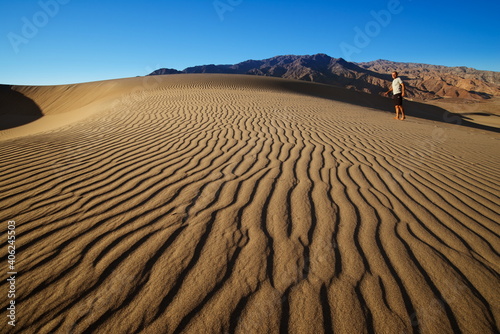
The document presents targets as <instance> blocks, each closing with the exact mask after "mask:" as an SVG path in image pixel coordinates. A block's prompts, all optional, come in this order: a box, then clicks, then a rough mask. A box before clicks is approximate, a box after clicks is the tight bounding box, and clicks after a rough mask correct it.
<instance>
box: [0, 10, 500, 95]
mask: <svg viewBox="0 0 500 334" xmlns="http://www.w3.org/2000/svg"><path fill="white" fill-rule="evenodd" d="M499 22H500V2H499V1H491V0H476V1H472V2H469V1H467V2H465V1H457V0H455V1H448V0H444V1H441V0H433V1H429V0H356V1H349V0H347V1H345V0H344V1H336V0H309V1H307V0H268V1H264V0H215V1H214V0H184V1H183V0H173V1H171V0H159V1H153V0H142V1H139V0H135V1H129V0H120V1H114V0H109V1H108V0H0V83H3V84H32V85H43V84H47V85H48V84H65V83H77V82H86V81H96V80H105V79H115V78H123V77H133V76H139V75H145V74H148V73H150V72H152V71H153V70H155V69H157V68H160V67H168V68H175V69H179V70H182V69H184V68H186V67H189V66H194V65H204V64H232V63H238V62H241V61H245V60H248V59H265V58H270V57H273V56H277V55H285V54H296V55H306V54H315V53H326V54H328V55H330V56H332V57H335V58H339V57H343V58H345V59H346V60H350V61H356V62H361V61H371V60H376V59H387V60H393V61H402V62H417V63H428V64H435V65H447V66H467V67H474V68H477V69H481V70H493V71H500V23H499Z"/></svg>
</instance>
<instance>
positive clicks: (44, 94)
mask: <svg viewBox="0 0 500 334" xmlns="http://www.w3.org/2000/svg"><path fill="white" fill-rule="evenodd" d="M18 89H19V91H20V92H21V93H23V94H24V95H25V96H28V97H29V98H31V99H32V100H33V101H35V102H36V103H37V104H38V105H39V106H40V107H41V110H42V111H43V112H44V116H43V117H42V119H40V120H37V121H35V122H33V123H31V124H27V125H25V126H22V127H19V128H13V129H9V130H6V131H3V132H0V142H1V147H0V152H1V156H2V157H3V158H2V159H1V160H0V166H1V169H0V170H1V172H0V217H1V219H2V221H6V220H10V219H14V220H15V221H16V223H17V229H16V233H17V236H18V239H17V247H18V253H17V254H18V257H17V261H18V262H17V264H16V265H17V266H18V268H19V269H18V270H19V272H20V277H19V282H20V283H19V284H18V294H17V295H18V297H17V299H16V303H17V304H18V305H19V307H18V313H17V317H18V321H17V325H16V327H15V328H12V329H11V331H12V332H13V333H85V332H89V333H90V332H92V333H286V332H289V333H373V332H376V333H495V332H498V330H499V327H500V305H499V304H498V287H499V286H500V285H499V283H500V279H499V273H500V262H499V249H498V246H499V245H500V242H499V241H500V240H499V239H500V238H499V235H500V227H499V223H498V222H499V221H500V214H499V213H500V201H499V198H500V172H499V169H498V166H499V165H500V156H499V155H498V148H499V144H498V143H499V141H498V140H499V139H500V136H499V135H498V134H497V133H493V132H487V131H480V130H471V129H468V128H465V127H459V126H447V125H445V124H441V123H436V122H431V121H427V120H424V119H416V118H412V117H409V118H408V119H407V120H406V121H403V122H401V121H394V120H392V106H391V105H390V104H389V109H388V112H381V111H379V110H374V109H369V108H366V107H364V106H361V105H359V103H357V102H356V101H355V100H353V101H352V103H347V102H346V101H344V102H340V101H337V100H335V99H334V98H328V97H327V96H325V92H324V90H323V89H324V88H321V85H316V84H311V83H304V82H300V83H296V84H295V83H294V82H292V81H288V80H283V79H275V78H263V77H247V76H231V75H229V76H228V75H170V76H158V77H148V78H133V79H123V80H116V81H110V82H101V83H89V84H83V85H74V86H73V87H58V86H54V87H39V88H34V87H32V88H22V87H21V88H18ZM57 92H60V93H61V96H60V97H59V98H55V97H54V95H53V94H56V93H57ZM338 93H339V94H340V91H338ZM66 94H67V95H66ZM353 96H354V95H353ZM92 97H94V98H92ZM344 100H345V99H344ZM51 117H52V118H53V119H56V118H57V119H59V118H58V117H60V119H61V123H58V124H57V126H56V125H54V126H53V127H51V128H49V129H45V130H43V124H47V123H43V122H48V121H44V118H45V119H46V120H49V119H50V118H51ZM62 119H64V120H62ZM40 122H42V123H40ZM2 135H3V136H2ZM4 226H5V225H2V233H3V234H2V235H6V234H5V233H6V230H5V227H4ZM5 251H6V248H5V247H3V248H2V249H1V252H2V253H1V254H2V256H4V255H5ZM4 258H5V257H4ZM6 284H7V282H6V281H3V282H1V283H0V285H1V287H2V289H3V291H5V288H6ZM1 306H2V307H4V308H3V309H4V310H5V308H6V307H7V305H6V304H5V301H3V302H2V305H1ZM4 312H5V311H4Z"/></svg>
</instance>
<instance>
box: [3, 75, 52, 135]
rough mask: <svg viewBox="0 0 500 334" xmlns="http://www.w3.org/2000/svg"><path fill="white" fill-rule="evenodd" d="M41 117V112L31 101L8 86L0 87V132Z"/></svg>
mask: <svg viewBox="0 0 500 334" xmlns="http://www.w3.org/2000/svg"><path fill="white" fill-rule="evenodd" d="M42 116H43V113H42V110H41V109H40V107H39V106H38V105H37V104H36V103H35V102H34V101H33V100H31V99H30V98H28V97H26V96H24V95H23V94H21V93H19V92H17V91H15V90H13V89H12V86H10V85H0V130H6V129H10V128H14V127H17V126H21V125H24V124H28V123H31V122H33V121H36V120H37V119H39V118H40V117H42Z"/></svg>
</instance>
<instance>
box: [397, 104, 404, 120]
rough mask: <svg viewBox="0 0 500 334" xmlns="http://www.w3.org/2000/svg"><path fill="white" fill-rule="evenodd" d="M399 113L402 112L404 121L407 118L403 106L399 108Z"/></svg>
mask: <svg viewBox="0 0 500 334" xmlns="http://www.w3.org/2000/svg"><path fill="white" fill-rule="evenodd" d="M399 111H400V112H401V118H400V119H401V120H404V119H405V118H406V116H405V111H404V109H403V106H399Z"/></svg>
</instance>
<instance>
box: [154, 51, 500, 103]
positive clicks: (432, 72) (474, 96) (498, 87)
mask: <svg viewBox="0 0 500 334" xmlns="http://www.w3.org/2000/svg"><path fill="white" fill-rule="evenodd" d="M393 71H398V73H399V75H400V77H401V78H402V79H403V81H404V82H405V83H406V85H407V96H408V97H409V98H411V99H416V100H423V101H426V100H437V99H448V100H450V99H451V100H454V99H459V100H463V99H465V100H478V101H479V100H488V99H491V98H492V97H495V96H500V72H493V71H480V70H476V69H473V68H468V67H463V66H461V67H447V66H439V65H428V64H417V63H401V62H393V61H389V60H376V61H371V62H364V63H354V62H349V61H346V60H344V59H342V58H332V57H330V56H328V55H326V54H322V53H320V54H315V55H304V56H297V55H285V56H276V57H273V58H269V59H263V60H247V61H244V62H241V63H238V64H233V65H214V64H211V65H201V66H193V67H188V68H186V69H184V70H182V71H178V70H175V69H170V68H160V69H158V70H156V71H154V72H152V73H150V74H149V75H164V74H181V73H226V74H248V75H261V76H272V77H281V78H287V79H297V80H305V81H311V82H317V83H323V84H328V85H334V86H337V87H344V88H347V89H351V90H355V91H360V92H365V93H370V94H378V95H381V94H383V93H384V92H386V91H387V90H388V88H389V86H390V83H391V81H392V78H391V73H392V72H393Z"/></svg>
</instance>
